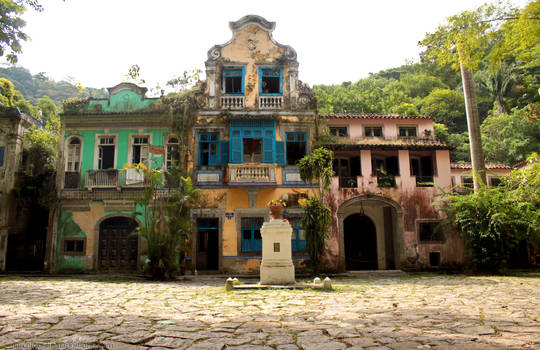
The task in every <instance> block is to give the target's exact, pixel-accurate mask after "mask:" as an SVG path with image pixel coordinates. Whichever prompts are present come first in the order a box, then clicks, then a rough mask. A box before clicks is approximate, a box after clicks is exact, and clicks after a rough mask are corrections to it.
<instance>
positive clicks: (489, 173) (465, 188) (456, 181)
mask: <svg viewBox="0 0 540 350" xmlns="http://www.w3.org/2000/svg"><path fill="white" fill-rule="evenodd" d="M522 163H523V162H522ZM520 164H521V163H520ZM514 167H516V166H514ZM511 171H512V167H510V166H508V165H506V164H502V163H486V180H487V185H488V186H498V185H499V184H500V183H501V177H503V176H507V175H508V174H510V172H511ZM450 172H451V175H452V186H453V187H455V189H456V190H457V191H460V192H470V191H472V189H473V177H472V165H471V163H451V164H450Z"/></svg>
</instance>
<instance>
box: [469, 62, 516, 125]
mask: <svg viewBox="0 0 540 350" xmlns="http://www.w3.org/2000/svg"><path fill="white" fill-rule="evenodd" d="M515 70H516V64H515V63H513V62H510V63H508V62H500V63H499V65H498V69H496V71H494V72H491V71H489V70H483V71H478V72H476V74H475V78H476V79H477V81H478V82H479V84H480V86H481V87H482V88H484V89H486V90H487V91H488V92H489V94H490V95H491V96H492V98H493V99H494V100H495V104H496V106H497V115H499V114H502V113H505V112H506V107H505V105H504V97H506V96H507V95H508V94H509V93H510V91H511V89H512V87H513V86H514V84H515V83H516V81H517V77H516V74H515Z"/></svg>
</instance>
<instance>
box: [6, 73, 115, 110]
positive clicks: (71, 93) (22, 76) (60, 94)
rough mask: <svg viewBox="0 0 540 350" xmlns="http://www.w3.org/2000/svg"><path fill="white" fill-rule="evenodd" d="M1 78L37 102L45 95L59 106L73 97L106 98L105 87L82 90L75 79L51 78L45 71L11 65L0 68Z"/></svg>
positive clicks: (33, 102) (30, 99)
mask: <svg viewBox="0 0 540 350" xmlns="http://www.w3.org/2000/svg"><path fill="white" fill-rule="evenodd" d="M0 78H6V79H8V80H10V81H11V82H13V84H14V86H15V89H17V90H19V91H20V92H21V94H22V95H23V96H24V98H25V99H26V100H28V101H29V102H30V103H32V104H36V103H37V100H38V99H39V98H41V97H43V96H49V97H50V98H51V99H52V100H53V101H54V103H55V104H56V105H57V106H60V105H61V103H62V101H63V100H66V99H68V98H71V97H76V96H80V97H95V98H106V97H107V92H106V91H105V90H104V89H93V88H86V89H84V91H80V90H79V89H78V87H77V83H75V80H74V79H72V78H71V79H70V78H66V79H69V80H70V81H59V82H56V81H54V80H51V79H49V78H48V77H47V76H46V75H45V73H44V72H39V73H38V74H35V75H32V74H30V72H29V71H28V69H26V68H23V67H16V66H11V67H8V68H0Z"/></svg>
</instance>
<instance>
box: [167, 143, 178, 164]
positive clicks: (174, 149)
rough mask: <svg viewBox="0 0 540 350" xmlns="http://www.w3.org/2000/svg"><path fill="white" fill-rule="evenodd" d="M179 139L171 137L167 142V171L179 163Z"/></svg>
mask: <svg viewBox="0 0 540 350" xmlns="http://www.w3.org/2000/svg"><path fill="white" fill-rule="evenodd" d="M178 157H179V154H178V139H177V138H176V137H169V140H167V154H166V158H165V166H166V167H167V169H170V168H172V167H173V166H174V165H175V164H176V163H177V162H178Z"/></svg>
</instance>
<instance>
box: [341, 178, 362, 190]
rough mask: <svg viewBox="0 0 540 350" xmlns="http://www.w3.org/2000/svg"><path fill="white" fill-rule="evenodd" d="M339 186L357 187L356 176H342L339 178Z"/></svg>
mask: <svg viewBox="0 0 540 350" xmlns="http://www.w3.org/2000/svg"><path fill="white" fill-rule="evenodd" d="M339 187H341V188H357V187H358V178H357V177H356V176H354V177H351V176H349V177H345V176H342V177H340V178H339Z"/></svg>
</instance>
